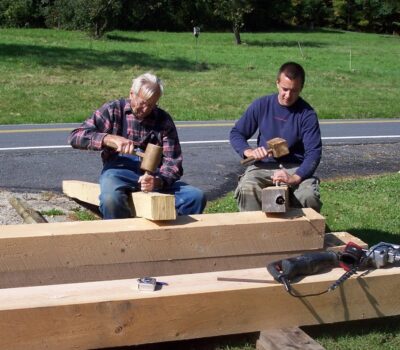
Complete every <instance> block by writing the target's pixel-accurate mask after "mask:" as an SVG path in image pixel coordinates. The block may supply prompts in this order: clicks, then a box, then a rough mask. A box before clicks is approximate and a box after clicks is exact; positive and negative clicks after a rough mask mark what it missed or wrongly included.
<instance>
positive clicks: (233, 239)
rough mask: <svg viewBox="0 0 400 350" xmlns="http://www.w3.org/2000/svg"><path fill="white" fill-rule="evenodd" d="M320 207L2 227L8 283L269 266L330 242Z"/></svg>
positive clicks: (1, 264) (1, 272)
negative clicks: (274, 213) (157, 219)
mask: <svg viewBox="0 0 400 350" xmlns="http://www.w3.org/2000/svg"><path fill="white" fill-rule="evenodd" d="M324 229H325V219H324V217H323V216H321V215H320V214H318V213H316V212H315V211H313V210H312V209H299V210H292V211H290V212H288V213H286V215H285V216H283V217H276V218H274V217H267V216H266V215H265V213H262V212H243V213H224V214H203V215H190V216H180V217H178V218H177V219H176V220H174V221H166V222H152V221H149V220H146V219H143V218H134V219H123V220H104V221H101V220H98V221H90V222H64V223H47V224H37V225H7V226H1V227H0V256H1V257H2V259H1V260H0V288H9V287H22V286H29V285H42V284H58V283H71V282H87V281H100V280H113V279H122V278H131V277H132V276H152V275H154V276H162V275H175V274H183V273H195V272H207V271H218V270H220V271H221V270H233V269H241V268H251V267H260V266H265V264H266V263H268V262H270V261H273V260H277V259H280V258H282V257H285V256H290V255H298V254H301V253H303V252H305V251H317V250H321V249H323V247H324Z"/></svg>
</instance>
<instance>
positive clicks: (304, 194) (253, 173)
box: [234, 164, 322, 212]
mask: <svg viewBox="0 0 400 350" xmlns="http://www.w3.org/2000/svg"><path fill="white" fill-rule="evenodd" d="M284 167H285V169H286V171H287V172H288V173H289V174H291V175H292V174H294V173H295V171H296V170H297V168H298V165H297V164H295V165H293V164H284ZM278 169H279V166H278V164H257V165H250V166H249V167H248V168H247V169H246V171H245V173H244V174H243V175H241V176H240V177H239V183H238V186H237V188H236V190H235V194H234V197H235V199H236V201H237V204H238V208H239V210H240V211H256V210H261V190H262V189H263V188H265V187H268V186H274V185H273V183H272V181H271V179H270V178H269V177H271V176H273V174H274V171H276V170H278ZM289 196H290V206H291V207H294V208H312V209H314V210H315V211H317V212H320V210H321V207H322V202H321V200H320V194H319V179H318V178H317V177H310V178H308V179H305V180H304V181H302V182H301V183H300V184H299V185H297V186H290V187H289Z"/></svg>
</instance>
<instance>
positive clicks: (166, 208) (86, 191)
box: [62, 180, 176, 220]
mask: <svg viewBox="0 0 400 350" xmlns="http://www.w3.org/2000/svg"><path fill="white" fill-rule="evenodd" d="M62 187H63V193H64V194H65V195H67V196H68V197H71V198H75V199H77V200H79V201H81V202H85V203H88V204H92V205H96V206H99V204H100V202H99V196H100V186H99V185H98V184H96V183H92V182H84V181H75V180H65V181H63V183H62ZM128 198H129V205H130V207H131V211H132V213H135V216H138V217H142V218H146V219H149V220H175V219H176V210H175V196H174V195H171V194H164V193H158V192H132V193H130V195H129V197H128Z"/></svg>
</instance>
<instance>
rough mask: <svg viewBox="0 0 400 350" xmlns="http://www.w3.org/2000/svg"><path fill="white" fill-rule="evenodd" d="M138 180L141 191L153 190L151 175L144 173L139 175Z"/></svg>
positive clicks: (153, 179) (152, 177) (153, 180)
mask: <svg viewBox="0 0 400 350" xmlns="http://www.w3.org/2000/svg"><path fill="white" fill-rule="evenodd" d="M138 182H139V183H140V189H141V190H142V191H143V192H151V191H153V190H154V185H155V184H154V182H155V178H154V176H153V175H150V174H144V175H142V176H141V177H139V180H138Z"/></svg>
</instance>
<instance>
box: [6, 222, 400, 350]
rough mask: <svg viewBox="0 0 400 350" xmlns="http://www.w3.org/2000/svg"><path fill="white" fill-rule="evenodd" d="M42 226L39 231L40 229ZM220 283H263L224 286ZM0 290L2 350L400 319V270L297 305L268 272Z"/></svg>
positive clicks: (314, 280)
mask: <svg viewBox="0 0 400 350" xmlns="http://www.w3.org/2000/svg"><path fill="white" fill-rule="evenodd" d="M35 226H37V225H35ZM342 274H343V270H342V269H340V268H337V269H333V270H332V271H330V272H329V273H324V274H318V275H313V276H307V277H305V278H304V279H303V280H302V281H301V282H299V283H296V284H294V285H293V287H294V288H295V290H296V291H297V292H298V293H302V294H306V293H315V292H317V291H323V290H325V289H326V288H327V287H328V286H329V285H330V284H332V283H333V282H334V281H336V280H337V279H338V278H339V277H340V276H341V275H342ZM219 276H226V277H236V278H241V277H244V276H245V277H247V278H250V279H254V280H255V281H257V282H222V281H217V278H218V277H219ZM133 277H134V276H132V279H128V280H114V281H105V282H90V283H78V284H63V285H54V286H39V287H25V288H11V289H1V290H0V348H1V349H7V350H20V349H21V350H22V349H24V350H25V349H30V350H42V349H59V350H64V349H75V350H79V349H98V348H106V347H117V346H125V345H136V344H146V343H157V342H165V341H173V340H182V339H193V338H201V337H211V336H220V335H225V334H236V333H247V332H256V331H259V330H266V329H269V328H282V327H299V326H305V325H316V324H328V323H334V322H343V321H350V320H360V319H369V318H377V317H386V316H394V315H399V314H400V296H399V293H398V286H399V285H400V267H391V268H387V269H379V270H373V271H371V272H369V273H368V274H365V275H363V276H361V275H358V276H353V277H352V278H350V279H349V280H347V281H346V282H345V283H344V284H343V285H342V286H341V287H340V289H338V290H336V291H334V292H330V293H327V294H323V295H320V296H318V297H310V298H294V297H292V296H290V295H289V294H288V293H287V292H286V291H285V290H284V288H283V286H282V285H281V284H278V283H275V282H274V281H273V279H272V277H271V276H270V275H268V273H267V271H266V269H265V268H260V269H251V270H237V271H229V272H225V273H222V272H211V273H203V274H190V275H179V276H169V277H168V276H165V277H162V278H158V280H159V281H162V282H165V283H167V284H166V285H164V286H163V287H162V288H161V289H160V290H157V291H155V292H140V291H138V290H137V286H136V278H133Z"/></svg>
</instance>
